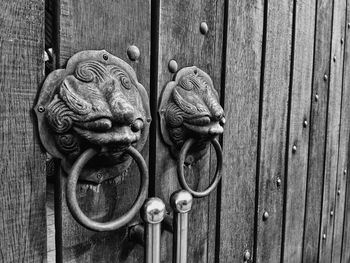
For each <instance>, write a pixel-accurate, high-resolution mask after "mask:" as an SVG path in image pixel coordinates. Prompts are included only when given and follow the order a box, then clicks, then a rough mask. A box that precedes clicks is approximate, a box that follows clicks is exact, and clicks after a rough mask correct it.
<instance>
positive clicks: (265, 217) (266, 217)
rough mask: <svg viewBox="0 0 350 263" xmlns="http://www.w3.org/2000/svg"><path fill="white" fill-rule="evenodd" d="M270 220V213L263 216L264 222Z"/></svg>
mask: <svg viewBox="0 0 350 263" xmlns="http://www.w3.org/2000/svg"><path fill="white" fill-rule="evenodd" d="M268 218H269V213H268V212H267V211H265V212H264V214H263V220H264V221H266V220H267V219H268Z"/></svg>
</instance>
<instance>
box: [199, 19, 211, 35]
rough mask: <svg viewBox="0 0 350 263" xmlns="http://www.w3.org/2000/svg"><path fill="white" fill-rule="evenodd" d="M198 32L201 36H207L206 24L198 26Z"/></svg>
mask: <svg viewBox="0 0 350 263" xmlns="http://www.w3.org/2000/svg"><path fill="white" fill-rule="evenodd" d="M199 31H200V32H201V33H202V34H203V35H205V34H207V33H208V31H209V28H208V24H207V23H206V22H202V23H201V24H200V26H199Z"/></svg>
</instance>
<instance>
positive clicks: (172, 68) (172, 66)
mask: <svg viewBox="0 0 350 263" xmlns="http://www.w3.org/2000/svg"><path fill="white" fill-rule="evenodd" d="M177 67H178V65H177V62H176V60H174V59H172V60H170V61H169V63H168V69H169V71H170V72H171V73H175V72H176V71H177Z"/></svg>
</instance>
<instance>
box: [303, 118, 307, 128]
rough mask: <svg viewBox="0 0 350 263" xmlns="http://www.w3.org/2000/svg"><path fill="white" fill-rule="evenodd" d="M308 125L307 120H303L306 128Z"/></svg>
mask: <svg viewBox="0 0 350 263" xmlns="http://www.w3.org/2000/svg"><path fill="white" fill-rule="evenodd" d="M307 125H308V122H307V120H304V121H303V126H304V128H306V127H307Z"/></svg>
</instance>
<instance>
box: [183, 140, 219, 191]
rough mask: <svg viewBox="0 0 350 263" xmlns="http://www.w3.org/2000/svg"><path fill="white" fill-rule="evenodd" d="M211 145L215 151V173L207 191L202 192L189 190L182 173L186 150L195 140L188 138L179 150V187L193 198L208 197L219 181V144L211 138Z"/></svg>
mask: <svg viewBox="0 0 350 263" xmlns="http://www.w3.org/2000/svg"><path fill="white" fill-rule="evenodd" d="M210 142H211V143H212V145H213V146H214V149H215V151H216V158H217V166H216V171H215V175H214V179H213V180H212V182H211V183H210V185H209V186H208V188H207V189H205V190H204V191H201V192H199V191H195V190H193V189H191V187H190V186H189V185H188V184H187V182H186V179H185V172H184V163H185V159H186V155H187V152H188V150H189V149H190V148H191V146H192V145H193V144H194V143H195V139H193V138H190V139H188V140H187V141H186V142H185V143H184V145H183V146H182V148H181V151H180V154H179V160H178V163H177V175H178V179H179V182H180V185H181V186H182V188H183V189H185V190H187V191H188V192H190V193H191V194H192V195H193V196H194V197H197V198H200V197H205V196H207V195H209V194H210V193H211V192H212V191H213V190H214V189H215V188H216V187H217V185H218V183H219V182H220V179H221V169H222V150H221V146H220V143H219V142H218V141H217V140H216V139H215V138H212V139H211V140H210Z"/></svg>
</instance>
